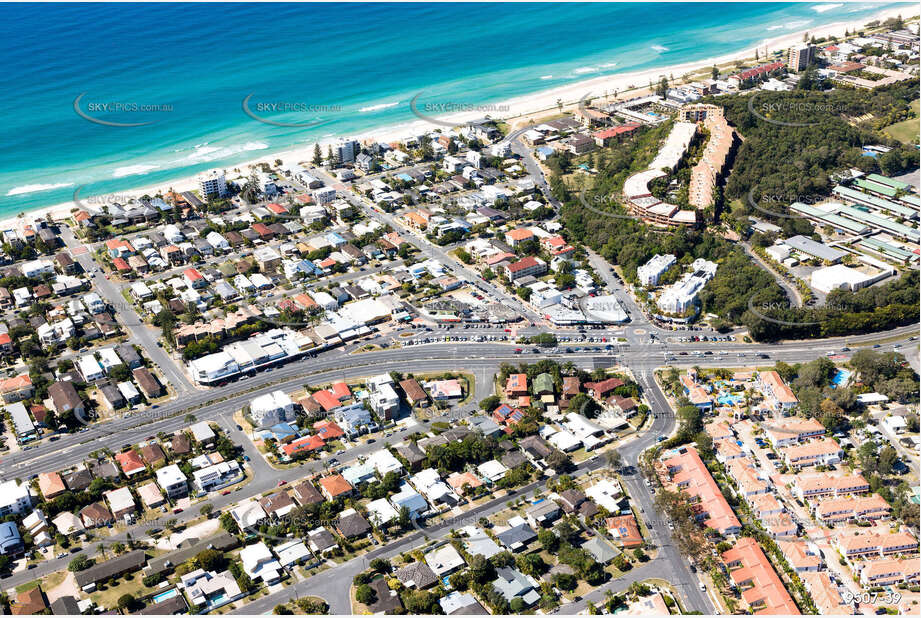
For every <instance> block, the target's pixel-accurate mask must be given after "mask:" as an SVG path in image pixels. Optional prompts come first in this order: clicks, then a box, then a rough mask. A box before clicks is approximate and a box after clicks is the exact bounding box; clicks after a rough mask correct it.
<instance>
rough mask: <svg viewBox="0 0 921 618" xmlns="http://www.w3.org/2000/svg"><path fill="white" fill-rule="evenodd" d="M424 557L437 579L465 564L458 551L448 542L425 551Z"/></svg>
mask: <svg viewBox="0 0 921 618" xmlns="http://www.w3.org/2000/svg"><path fill="white" fill-rule="evenodd" d="M424 558H425V562H426V564H428V565H429V568H431V570H432V572H433V573H435V575H437V576H438V578H439V579H441V578H443V577H446V576H448V575H450V574H451V573H454V572H455V571H457V570H459V569H461V568H463V567H465V566H467V563H466V562H464V559H463V558H462V557H461V555H460V553H458V551H457V550H456V549H455V548H454V546H453V545H451V544H450V543H448V544H446V545H442V546H441V547H439V548H438V549H433V550H432V551H430V552H428V553H426V554H425V556H424Z"/></svg>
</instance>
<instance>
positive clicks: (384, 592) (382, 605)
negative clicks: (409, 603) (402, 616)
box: [368, 577, 403, 614]
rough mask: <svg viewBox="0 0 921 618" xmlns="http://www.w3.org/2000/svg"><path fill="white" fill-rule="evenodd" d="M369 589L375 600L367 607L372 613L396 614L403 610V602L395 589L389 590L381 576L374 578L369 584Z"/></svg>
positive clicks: (385, 580)
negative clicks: (372, 592) (372, 591)
mask: <svg viewBox="0 0 921 618" xmlns="http://www.w3.org/2000/svg"><path fill="white" fill-rule="evenodd" d="M370 586H371V589H372V590H374V594H375V596H376V597H377V600H376V601H375V602H374V603H372V604H371V605H370V606H369V607H368V609H369V610H370V611H371V613H373V614H396V613H400V612H401V611H402V610H403V602H402V601H401V600H400V595H399V594H397V591H396V590H391V589H390V587H389V586H388V585H387V579H386V578H384V577H382V578H380V579H375V580H374V581H372V582H371V584H370Z"/></svg>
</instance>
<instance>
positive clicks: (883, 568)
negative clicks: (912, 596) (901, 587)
mask: <svg viewBox="0 0 921 618" xmlns="http://www.w3.org/2000/svg"><path fill="white" fill-rule="evenodd" d="M918 571H919V566H918V560H917V558H903V559H896V560H874V561H872V562H868V563H866V564H865V565H864V566H863V568H862V569H860V583H861V584H862V585H863V586H867V587H868V586H894V585H896V584H902V583H906V584H909V585H911V584H914V585H918Z"/></svg>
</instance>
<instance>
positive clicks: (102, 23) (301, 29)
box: [0, 3, 912, 218]
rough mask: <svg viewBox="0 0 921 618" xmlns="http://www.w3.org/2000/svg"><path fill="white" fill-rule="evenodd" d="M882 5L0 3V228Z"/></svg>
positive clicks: (723, 49)
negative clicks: (0, 109)
mask: <svg viewBox="0 0 921 618" xmlns="http://www.w3.org/2000/svg"><path fill="white" fill-rule="evenodd" d="M893 6H898V5H897V4H895V3H893V4H869V3H867V4H843V3H817V4H811V3H795V4H794V3H790V4H783V3H775V4H763V3H740V4H729V3H727V4H714V3H699V4H685V3H681V4H654V3H631V4H566V5H558V4H383V3H381V4H262V3H254V4H243V3H241V4H184V3H180V4H3V5H0V50H2V51H0V53H2V58H3V59H4V71H3V73H2V76H0V81H2V82H4V92H5V93H6V96H7V102H8V108H9V109H8V111H7V114H6V115H5V121H4V127H3V130H2V132H0V218H2V217H9V216H11V215H15V214H16V213H19V212H22V211H28V210H31V209H35V208H41V207H45V206H50V205H55V204H59V203H62V202H67V201H70V200H71V199H72V196H73V193H74V191H75V189H77V188H78V187H79V188H80V192H81V195H84V196H85V195H102V194H106V193H117V192H119V191H127V190H129V189H131V188H134V187H142V186H150V185H156V184H161V183H162V184H163V185H168V181H169V180H175V179H177V178H183V177H188V176H190V175H193V174H195V173H197V172H199V171H202V170H208V169H213V168H226V169H232V168H233V166H234V165H235V164H238V163H240V162H243V161H246V160H250V159H253V158H257V157H259V156H263V155H265V154H268V153H271V152H274V151H281V150H285V149H290V148H292V147H303V146H304V145H307V144H311V143H313V142H316V141H317V140H322V139H328V138H330V137H332V136H339V135H354V134H358V133H364V132H367V131H369V130H371V129H374V128H377V127H386V126H393V125H398V124H403V123H408V122H412V121H416V120H418V119H417V118H416V116H414V115H413V113H412V110H411V109H410V101H411V100H413V99H414V97H416V96H417V95H418V99H417V109H419V110H420V111H424V112H425V113H426V114H428V115H439V113H444V112H447V111H449V110H450V109H463V107H462V106H464V105H474V104H475V105H484V104H489V103H496V102H499V101H503V100H508V99H511V98H514V97H518V96H522V95H526V94H530V93H534V92H538V91H542V90H547V89H549V88H553V87H557V86H561V85H567V84H572V83H576V82H578V81H580V80H585V79H589V78H594V77H599V76H603V75H611V74H616V73H623V72H629V71H636V70H642V69H649V68H655V67H659V66H667V65H672V64H677V63H680V62H688V61H694V60H702V59H707V58H712V57H717V56H721V55H724V54H729V53H733V52H736V51H738V50H740V49H743V48H746V47H752V46H754V45H757V44H758V43H760V42H761V41H763V40H765V39H767V38H772V37H776V36H781V35H783V34H785V33H790V32H795V31H799V30H803V29H807V28H810V27H814V26H820V25H823V24H828V23H832V22H837V21H845V20H856V19H860V18H862V17H864V16H867V17H869V16H871V15H874V14H877V13H878V12H879V11H881V10H884V9H886V8H890V7H893ZM905 6H912V5H905ZM250 95H251V96H250ZM247 97H249V98H248V99H247ZM244 99H246V100H247V103H246V105H244ZM451 105H454V106H461V107H453V108H452V107H450V106H451ZM247 110H248V112H249V113H247ZM78 112H80V113H78ZM253 116H255V117H256V118H260V119H262V120H264V121H260V120H257V119H256V118H254V117H253ZM86 117H89V118H91V119H93V120H94V121H91V120H89V119H87V118H86Z"/></svg>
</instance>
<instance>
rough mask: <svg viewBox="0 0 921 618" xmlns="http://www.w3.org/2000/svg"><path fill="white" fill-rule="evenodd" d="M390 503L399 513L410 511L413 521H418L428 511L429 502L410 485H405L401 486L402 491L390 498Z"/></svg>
mask: <svg viewBox="0 0 921 618" xmlns="http://www.w3.org/2000/svg"><path fill="white" fill-rule="evenodd" d="M390 503H391V504H393V506H394V508H396V509H397V510H398V511H399V510H402V509H403V508H405V509H406V510H407V511H409V516H410V517H411V518H412V519H416V518H417V517H419V516H420V515H422V514H423V513H424V512H425V511H427V510H428V508H429V505H428V502H426V501H425V498H423V497H422V495H421V494H420V493H419V492H417V491H416V490H415V489H413V488H412V487H411V486H410V485H409V483H405V482H404V483H403V484H402V485H400V491H399V492H397V493H395V494H393V495H392V496H390Z"/></svg>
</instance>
